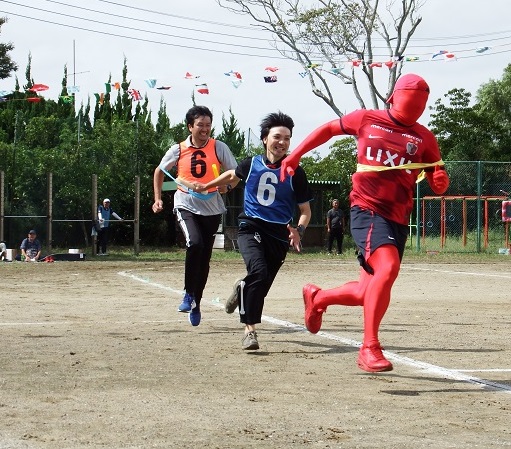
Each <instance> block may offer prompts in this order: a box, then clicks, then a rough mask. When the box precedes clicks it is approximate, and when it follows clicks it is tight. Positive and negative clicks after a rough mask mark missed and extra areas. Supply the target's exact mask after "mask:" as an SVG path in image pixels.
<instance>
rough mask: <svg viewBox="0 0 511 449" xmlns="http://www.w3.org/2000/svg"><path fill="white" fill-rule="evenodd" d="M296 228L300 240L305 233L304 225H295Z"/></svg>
mask: <svg viewBox="0 0 511 449" xmlns="http://www.w3.org/2000/svg"><path fill="white" fill-rule="evenodd" d="M296 230H297V231H298V235H299V236H300V240H302V239H303V236H304V234H305V226H304V225H298V226H297V227H296Z"/></svg>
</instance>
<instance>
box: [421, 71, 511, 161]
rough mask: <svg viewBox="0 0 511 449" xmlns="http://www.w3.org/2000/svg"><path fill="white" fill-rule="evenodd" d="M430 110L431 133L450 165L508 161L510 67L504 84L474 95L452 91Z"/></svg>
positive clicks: (498, 82) (486, 87) (496, 83)
mask: <svg viewBox="0 0 511 449" xmlns="http://www.w3.org/2000/svg"><path fill="white" fill-rule="evenodd" d="M444 99H445V100H442V99H438V100H437V101H436V102H435V105H434V106H433V107H432V108H431V109H432V111H433V113H432V114H431V117H432V118H431V122H430V123H429V125H430V126H431V130H432V131H433V133H434V134H435V135H436V137H437V140H438V143H439V145H440V148H441V150H442V157H443V159H444V160H451V161H502V162H506V161H509V152H510V148H511V65H509V66H507V67H506V69H505V70H504V75H503V77H502V79H501V80H491V81H489V82H488V83H486V84H483V85H482V86H481V87H480V88H479V90H478V92H477V95H476V101H475V104H474V105H471V100H472V94H471V93H470V92H467V91H466V90H465V89H452V90H450V91H449V92H447V94H445V95H444Z"/></svg>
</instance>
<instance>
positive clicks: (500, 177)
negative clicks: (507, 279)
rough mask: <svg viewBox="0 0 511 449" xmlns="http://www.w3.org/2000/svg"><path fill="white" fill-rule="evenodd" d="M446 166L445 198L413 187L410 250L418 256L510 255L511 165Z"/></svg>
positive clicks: (420, 186) (424, 186)
mask: <svg viewBox="0 0 511 449" xmlns="http://www.w3.org/2000/svg"><path fill="white" fill-rule="evenodd" d="M445 166H446V170H447V173H449V178H450V181H451V182H450V186H449V189H448V190H447V192H446V193H445V194H444V195H442V196H437V195H435V194H434V193H433V192H432V191H431V189H430V187H429V185H428V183H427V181H422V182H420V183H418V184H417V193H416V199H415V211H414V214H413V215H412V219H411V223H410V237H411V238H410V242H409V243H410V245H412V246H413V247H414V248H415V249H416V250H417V251H422V252H436V251H442V252H487V253H499V252H500V253H505V252H507V253H509V248H510V244H511V236H510V222H509V221H505V219H506V212H505V210H506V206H508V205H509V204H510V203H506V202H507V201H510V199H511V198H510V193H511V162H509V163H504V162H502V163H501V162H446V163H445ZM508 208H509V207H508ZM503 211H504V212H503ZM417 231H418V232H417Z"/></svg>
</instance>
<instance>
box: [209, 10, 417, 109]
mask: <svg viewBox="0 0 511 449" xmlns="http://www.w3.org/2000/svg"><path fill="white" fill-rule="evenodd" d="M425 1H426V0H385V1H380V0H358V1H357V0H316V3H315V5H314V6H310V5H311V2H310V1H304V0H217V3H218V4H219V5H220V6H222V7H224V8H226V9H228V10H230V11H233V12H235V13H238V14H244V15H248V16H250V17H251V18H252V19H253V20H254V21H255V25H256V26H257V27H259V28H261V29H263V30H266V31H268V32H270V33H271V34H272V36H273V38H274V41H273V44H272V45H273V47H274V48H275V49H276V50H278V51H279V52H280V54H282V55H283V56H284V57H286V58H288V59H291V60H293V61H296V62H297V63H299V64H300V65H301V66H302V67H303V68H304V70H307V73H308V78H309V82H310V85H311V91H312V93H313V94H314V95H316V96H317V97H319V98H321V99H322V100H323V101H324V102H325V103H326V104H328V106H330V108H331V109H332V110H333V111H334V112H335V113H336V114H337V115H339V116H341V115H342V113H341V108H340V107H339V106H338V105H337V104H336V100H335V98H334V96H333V95H332V91H331V88H330V85H331V84H332V83H337V82H339V81H341V82H342V83H344V84H348V85H351V88H352V90H353V93H354V95H355V98H356V99H357V101H358V103H359V105H360V107H361V108H365V107H366V100H365V99H364V95H363V93H362V92H368V94H367V93H366V94H365V95H368V100H369V104H370V105H371V107H372V108H379V107H381V106H384V107H386V106H387V105H386V103H385V100H386V99H387V97H388V96H389V93H390V92H392V90H393V88H394V84H395V83H396V80H397V78H398V77H399V75H400V73H401V69H402V61H403V57H404V54H405V51H406V48H407V47H408V44H409V42H410V39H411V38H412V36H413V34H414V33H415V30H416V29H417V27H418V26H419V24H420V23H421V21H422V18H421V17H420V16H419V15H418V11H419V9H420V8H421V7H422V6H423V4H424V3H425ZM381 42H383V44H381ZM381 63H385V65H386V66H387V67H388V82H387V85H386V86H385V87H384V88H382V87H381V86H377V85H376V82H375V78H374V70H375V69H376V70H382V68H380V67H377V66H378V65H380V64H381ZM356 66H357V67H356ZM376 67H377V68H376ZM348 68H349V69H350V70H347V69H348ZM332 75H334V78H332V77H331V76H332Z"/></svg>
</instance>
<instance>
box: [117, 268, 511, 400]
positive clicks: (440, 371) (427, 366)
mask: <svg viewBox="0 0 511 449" xmlns="http://www.w3.org/2000/svg"><path fill="white" fill-rule="evenodd" d="M118 274H119V275H120V276H125V277H128V278H130V279H133V280H135V281H138V282H143V283H145V284H147V285H151V286H153V287H157V288H162V289H164V290H170V291H173V292H177V293H182V291H181V290H175V289H172V288H170V287H167V286H165V285H163V284H158V283H156V282H152V281H151V280H149V279H147V278H142V277H140V276H137V275H135V274H130V273H127V272H126V271H121V272H119V273H118ZM211 303H212V304H213V305H214V306H215V307H222V308H223V304H221V303H219V302H218V301H217V300H212V301H211ZM261 319H262V320H263V321H266V322H268V323H270V324H274V325H275V326H282V327H287V328H289V329H293V330H300V331H304V330H305V327H304V326H301V325H299V324H295V323H291V322H289V321H284V320H280V319H278V318H274V317H270V316H267V315H263V316H262V317H261ZM316 335H317V336H318V337H322V338H326V339H329V340H334V341H336V342H339V343H342V344H345V345H347V346H353V347H356V348H359V347H360V346H361V343H360V342H359V341H356V340H352V339H349V338H344V337H340V336H337V335H333V334H329V333H327V332H322V331H320V332H318V333H317V334H316ZM384 353H385V356H386V357H387V358H388V359H389V360H391V361H392V362H396V363H401V364H403V365H407V366H409V367H412V368H416V369H419V370H422V371H424V372H426V373H429V374H433V375H435V376H439V377H446V378H448V379H453V380H457V381H462V382H467V383H471V384H475V385H479V386H481V387H483V388H484V387H486V388H490V389H493V390H499V391H503V392H505V393H511V385H506V384H501V383H497V382H492V381H489V380H485V379H480V378H478V377H474V376H468V375H466V374H463V373H462V372H460V371H459V370H452V369H448V368H443V367H441V366H437V365H433V364H431V363H426V362H421V361H419V360H415V359H412V358H410V357H405V356H401V355H399V354H395V353H393V352H389V351H384Z"/></svg>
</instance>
